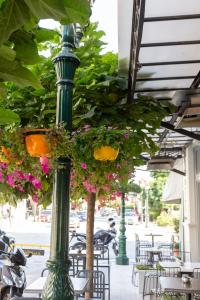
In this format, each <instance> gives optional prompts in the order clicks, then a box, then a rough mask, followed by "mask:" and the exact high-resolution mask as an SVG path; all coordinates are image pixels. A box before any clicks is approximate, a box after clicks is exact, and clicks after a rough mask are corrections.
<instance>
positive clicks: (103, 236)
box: [70, 218, 119, 256]
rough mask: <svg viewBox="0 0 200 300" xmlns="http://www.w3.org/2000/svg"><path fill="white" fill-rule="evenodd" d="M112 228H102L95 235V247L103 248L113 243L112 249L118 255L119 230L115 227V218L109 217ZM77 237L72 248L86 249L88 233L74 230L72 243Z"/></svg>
mask: <svg viewBox="0 0 200 300" xmlns="http://www.w3.org/2000/svg"><path fill="white" fill-rule="evenodd" d="M108 222H109V225H110V228H109V229H108V230H104V229H100V230H98V231H97V232H96V233H95V234H94V237H93V244H94V249H101V248H102V246H108V245H109V244H110V243H112V249H113V252H114V254H115V255H116V256H117V255H118V253H119V252H118V243H117V241H116V235H117V230H116V229H115V221H114V219H113V218H109V219H108ZM74 238H76V239H77V241H78V242H75V243H74V244H73V245H72V246H71V247H70V249H72V250H79V251H82V250H85V249H86V234H85V233H78V232H76V231H73V232H72V235H71V239H70V243H72V241H73V239H74Z"/></svg>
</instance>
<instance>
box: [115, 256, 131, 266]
mask: <svg viewBox="0 0 200 300" xmlns="http://www.w3.org/2000/svg"><path fill="white" fill-rule="evenodd" d="M116 264H117V265H128V264H129V258H128V257H127V256H126V255H122V256H120V255H119V256H117V258H116Z"/></svg>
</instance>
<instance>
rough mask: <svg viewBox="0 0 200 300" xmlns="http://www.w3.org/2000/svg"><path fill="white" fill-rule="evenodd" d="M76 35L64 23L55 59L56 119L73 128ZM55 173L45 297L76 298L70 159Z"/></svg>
mask: <svg viewBox="0 0 200 300" xmlns="http://www.w3.org/2000/svg"><path fill="white" fill-rule="evenodd" d="M75 43H76V35H75V28H74V25H73V24H70V25H65V26H63V30H62V50H61V52H60V53H59V54H58V55H57V56H56V57H55V59H54V60H53V62H54V64H55V68H56V74H57V114H56V123H57V124H59V123H63V122H64V123H65V124H66V129H67V130H69V131H71V130H72V90H73V78H74V74H75V70H76V68H77V67H78V65H79V59H78V58H77V57H76V56H75V55H74V54H73V52H72V49H73V48H74V47H75ZM59 165H60V166H59V168H58V169H57V170H56V171H55V175H54V188H53V209H52V229H51V247H50V257H49V260H48V262H47V267H48V270H49V275H48V277H47V281H46V284H45V287H44V291H43V294H42V299H43V300H73V299H74V290H73V286H72V283H71V280H70V277H69V266H70V261H69V259H68V247H69V240H68V232H69V209H70V206H69V184H70V159H69V158H65V157H61V158H60V159H59Z"/></svg>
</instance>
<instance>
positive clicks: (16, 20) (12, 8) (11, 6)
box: [0, 0, 31, 45]
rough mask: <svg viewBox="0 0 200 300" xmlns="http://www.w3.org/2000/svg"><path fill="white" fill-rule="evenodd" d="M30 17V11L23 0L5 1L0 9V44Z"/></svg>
mask: <svg viewBox="0 0 200 300" xmlns="http://www.w3.org/2000/svg"><path fill="white" fill-rule="evenodd" d="M30 18H31V15H30V11H29V9H28V7H27V5H26V4H25V3H24V1H23V0H9V1H5V5H3V6H2V10H1V11H0V45H1V44H3V43H4V42H5V41H7V40H8V39H9V37H10V35H11V34H12V33H13V32H14V31H16V30H17V29H19V28H20V27H21V26H22V25H23V24H25V23H26V22H28V21H29V19H30Z"/></svg>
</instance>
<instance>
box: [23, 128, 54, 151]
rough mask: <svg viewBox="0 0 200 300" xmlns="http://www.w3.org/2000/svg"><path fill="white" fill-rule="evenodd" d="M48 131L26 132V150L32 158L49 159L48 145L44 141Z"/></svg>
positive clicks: (35, 130)
mask: <svg viewBox="0 0 200 300" xmlns="http://www.w3.org/2000/svg"><path fill="white" fill-rule="evenodd" d="M47 132H48V129H34V130H26V132H25V143H26V149H27V152H28V153H29V155H30V156H32V157H42V156H46V157H50V149H49V144H48V142H47V139H46V134H47Z"/></svg>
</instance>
